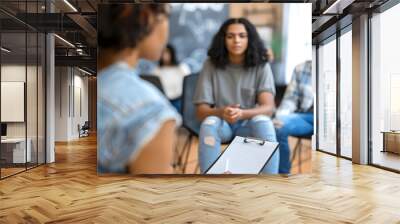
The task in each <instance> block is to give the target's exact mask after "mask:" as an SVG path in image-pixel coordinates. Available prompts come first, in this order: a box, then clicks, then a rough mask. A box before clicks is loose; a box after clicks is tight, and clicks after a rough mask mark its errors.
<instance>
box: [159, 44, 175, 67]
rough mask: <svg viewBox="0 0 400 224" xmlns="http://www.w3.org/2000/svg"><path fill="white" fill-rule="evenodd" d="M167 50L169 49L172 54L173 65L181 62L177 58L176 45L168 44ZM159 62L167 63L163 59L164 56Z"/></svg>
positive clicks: (161, 64)
mask: <svg viewBox="0 0 400 224" xmlns="http://www.w3.org/2000/svg"><path fill="white" fill-rule="evenodd" d="M165 50H168V51H169V54H170V55H171V65H178V64H179V63H178V59H177V58H176V52H175V48H174V46H172V44H167V46H166V47H165V49H164V51H165ZM159 64H160V66H163V65H164V64H165V63H164V61H163V57H161V58H160V62H159Z"/></svg>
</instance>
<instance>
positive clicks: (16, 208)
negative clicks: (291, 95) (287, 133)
mask: <svg viewBox="0 0 400 224" xmlns="http://www.w3.org/2000/svg"><path fill="white" fill-rule="evenodd" d="M312 158H313V159H312V166H313V173H312V174H308V175H304V174H303V175H293V176H290V177H282V176H231V175H228V176H225V177H202V176H186V177H177V176H174V177H171V176H147V177H129V176H114V177H99V176H97V174H96V140H95V139H94V138H93V137H89V138H84V139H82V140H81V141H76V142H71V143H69V144H64V145H57V148H56V163H55V164H50V165H46V166H41V167H38V168H35V169H32V170H29V171H27V172H25V173H21V174H18V175H16V176H13V177H9V178H7V179H5V180H2V181H0V223H43V222H48V223H250V222H251V223H374V224H375V223H385V224H386V223H400V200H399V199H400V175H399V174H395V173H391V172H388V171H384V170H380V169H377V168H374V167H370V166H359V165H353V164H351V162H350V161H348V160H343V159H338V158H336V157H333V156H330V155H327V154H323V153H318V152H313V157H312Z"/></svg>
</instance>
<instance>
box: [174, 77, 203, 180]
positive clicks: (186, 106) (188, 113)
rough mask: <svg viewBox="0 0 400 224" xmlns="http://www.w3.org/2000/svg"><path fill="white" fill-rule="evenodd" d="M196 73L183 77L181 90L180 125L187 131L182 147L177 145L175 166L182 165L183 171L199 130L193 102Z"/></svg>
mask: <svg viewBox="0 0 400 224" xmlns="http://www.w3.org/2000/svg"><path fill="white" fill-rule="evenodd" d="M198 76H199V75H198V74H192V75H188V76H186V77H185V78H184V79H183V91H182V111H181V114H182V126H183V127H184V128H185V129H186V130H187V131H188V132H189V136H188V137H187V139H186V141H185V143H184V145H183V148H182V149H181V150H180V151H179V149H178V147H177V148H176V152H177V154H178V158H177V161H176V163H175V164H174V165H175V166H182V167H183V169H182V172H183V173H185V170H186V165H187V163H188V159H189V154H190V148H191V145H192V141H193V138H194V137H197V136H198V135H199V132H200V124H201V122H200V121H199V120H198V119H197V117H196V107H195V105H194V104H193V96H194V90H195V88H196V83H197V78H198ZM184 157H185V161H184V163H183V164H182V160H183V158H184Z"/></svg>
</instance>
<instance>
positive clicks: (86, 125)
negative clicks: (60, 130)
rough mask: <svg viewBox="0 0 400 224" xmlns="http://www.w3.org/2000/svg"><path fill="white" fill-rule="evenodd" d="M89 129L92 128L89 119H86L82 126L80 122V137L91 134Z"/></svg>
mask: <svg viewBox="0 0 400 224" xmlns="http://www.w3.org/2000/svg"><path fill="white" fill-rule="evenodd" d="M89 129H90V125H89V121H85V123H84V124H83V125H82V127H80V125H79V124H78V132H79V138H80V137H87V136H89Z"/></svg>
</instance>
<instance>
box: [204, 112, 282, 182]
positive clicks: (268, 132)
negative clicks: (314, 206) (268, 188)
mask: <svg viewBox="0 0 400 224" xmlns="http://www.w3.org/2000/svg"><path fill="white" fill-rule="evenodd" d="M235 136H243V137H254V138H260V139H263V140H267V141H271V142H276V141H277V140H276V134H275V128H274V126H273V124H272V121H271V119H270V118H269V117H268V116H265V115H257V116H255V117H253V118H251V119H249V120H242V121H238V122H236V123H234V124H229V123H228V122H226V121H225V120H223V119H221V118H219V117H216V116H209V117H207V118H206V119H204V120H203V122H202V123H201V126H200V134H199V141H200V143H199V163H200V171H201V173H204V172H205V171H207V169H208V168H209V167H210V166H211V165H212V164H213V163H214V161H215V160H216V159H217V158H218V156H219V155H220V154H221V144H222V143H228V142H230V141H232V139H233V138H234V137H235ZM278 170H279V150H277V151H276V152H275V153H274V155H273V156H272V158H271V159H270V160H269V162H268V164H267V165H266V166H265V167H264V169H263V170H262V173H265V174H277V173H278Z"/></svg>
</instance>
